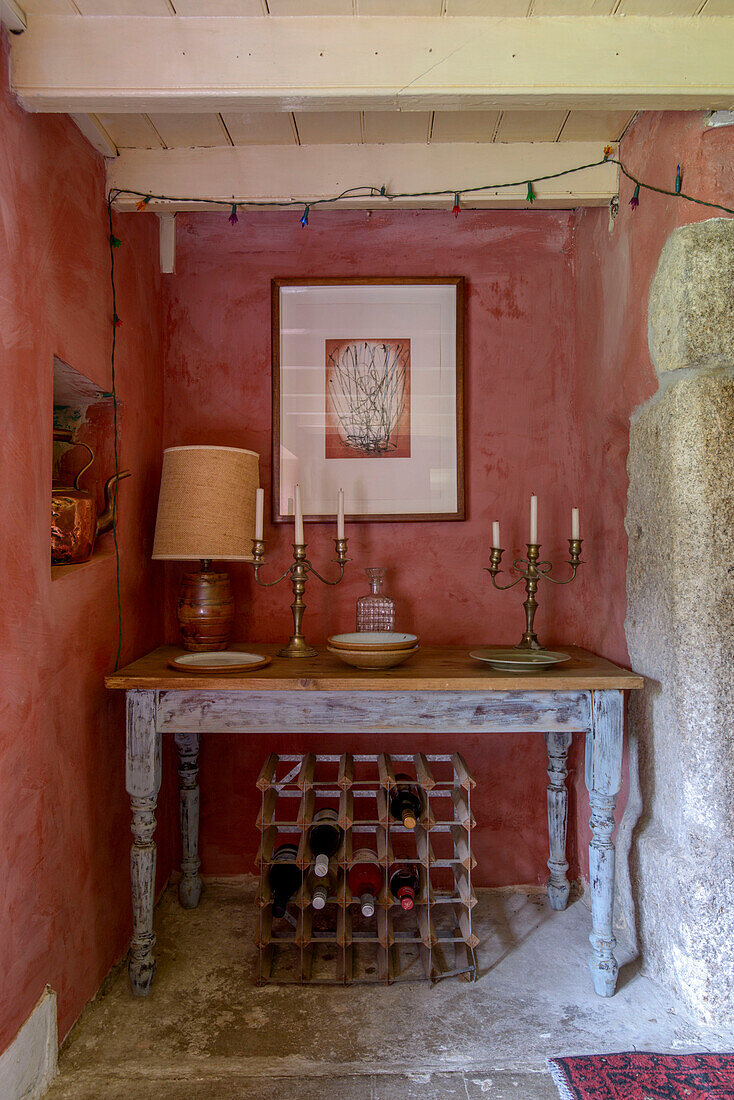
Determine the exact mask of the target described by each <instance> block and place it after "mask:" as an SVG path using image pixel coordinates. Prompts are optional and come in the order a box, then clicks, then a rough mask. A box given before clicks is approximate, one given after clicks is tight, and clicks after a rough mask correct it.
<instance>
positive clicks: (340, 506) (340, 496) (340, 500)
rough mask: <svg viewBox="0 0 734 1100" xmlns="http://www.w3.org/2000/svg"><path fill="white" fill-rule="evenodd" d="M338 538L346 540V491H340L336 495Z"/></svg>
mask: <svg viewBox="0 0 734 1100" xmlns="http://www.w3.org/2000/svg"><path fill="white" fill-rule="evenodd" d="M336 537H337V538H338V539H343V538H344V490H343V489H340V490H339V492H338V493H337V495H336Z"/></svg>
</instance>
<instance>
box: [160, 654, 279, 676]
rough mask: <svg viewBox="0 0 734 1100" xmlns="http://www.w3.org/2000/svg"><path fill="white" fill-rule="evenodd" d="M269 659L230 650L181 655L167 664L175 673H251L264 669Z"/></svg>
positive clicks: (259, 655) (260, 655)
mask: <svg viewBox="0 0 734 1100" xmlns="http://www.w3.org/2000/svg"><path fill="white" fill-rule="evenodd" d="M269 664H270V657H263V656H262V654H260V653H237V652H235V651H234V650H232V649H221V650H218V651H216V650H212V651H211V652H209V653H181V654H180V655H179V656H178V657H172V658H171V660H170V661H169V662H168V667H169V668H175V669H176V671H177V672H199V673H201V672H252V671H253V669H256V668H265V665H269Z"/></svg>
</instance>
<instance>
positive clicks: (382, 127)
mask: <svg viewBox="0 0 734 1100" xmlns="http://www.w3.org/2000/svg"><path fill="white" fill-rule="evenodd" d="M430 120H431V116H430V112H429V111H365V113H364V134H365V141H366V142H367V143H368V144H372V145H381V144H384V143H386V142H389V143H393V144H394V143H403V142H412V141H424V142H425V141H427V140H428V128H429V125H430Z"/></svg>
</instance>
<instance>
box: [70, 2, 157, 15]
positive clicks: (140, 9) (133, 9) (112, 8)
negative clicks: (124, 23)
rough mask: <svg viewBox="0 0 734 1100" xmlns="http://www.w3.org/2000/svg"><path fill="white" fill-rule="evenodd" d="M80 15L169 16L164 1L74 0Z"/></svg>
mask: <svg viewBox="0 0 734 1100" xmlns="http://www.w3.org/2000/svg"><path fill="white" fill-rule="evenodd" d="M75 3H76V6H77V7H78V8H79V12H80V14H81V15H89V16H97V15H128V16H132V15H168V16H170V15H171V9H170V7H169V5H168V4H167V3H166V0H75Z"/></svg>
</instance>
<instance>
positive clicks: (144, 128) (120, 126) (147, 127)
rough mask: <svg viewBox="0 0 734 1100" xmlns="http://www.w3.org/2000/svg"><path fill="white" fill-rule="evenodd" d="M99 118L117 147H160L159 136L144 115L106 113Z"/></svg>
mask: <svg viewBox="0 0 734 1100" xmlns="http://www.w3.org/2000/svg"><path fill="white" fill-rule="evenodd" d="M99 120H100V122H101V123H102V125H103V127H104V128H105V130H106V131H107V133H108V134H109V135H110V138H111V139H112V141H113V142H114V143H115V145H116V146H117V148H118V149H160V147H161V142H160V138H159V136H158V134H157V132H156V130H155V129H154V128H153V126H152V125H151V123H150V122H149V121H148V119H147V118H146V116H145V115H137V114H136V115H132V114H130V115H129V114H121V115H116V114H114V115H113V114H106V113H102V114H101V115H100V116H99Z"/></svg>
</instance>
